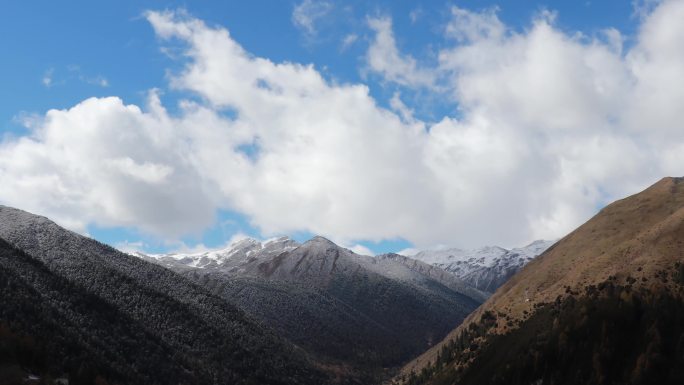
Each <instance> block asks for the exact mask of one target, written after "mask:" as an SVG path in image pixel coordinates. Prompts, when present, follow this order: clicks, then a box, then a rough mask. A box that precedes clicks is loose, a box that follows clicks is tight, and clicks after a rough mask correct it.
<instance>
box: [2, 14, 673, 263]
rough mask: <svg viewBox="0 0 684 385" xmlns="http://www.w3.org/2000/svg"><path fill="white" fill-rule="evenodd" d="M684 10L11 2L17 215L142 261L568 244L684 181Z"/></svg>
mask: <svg viewBox="0 0 684 385" xmlns="http://www.w3.org/2000/svg"><path fill="white" fill-rule="evenodd" d="M681 20H684V1H682V0H664V1H654V0H641V1H634V2H629V1H617V0H603V1H574V0H573V1H570V0H567V1H552V2H540V1H484V0H471V1H445V2H442V1H423V2H420V1H396V0H394V1H392V0H387V1H339V2H336V1H332V0H295V1H284V0H282V1H281V0H278V1H276V0H272V1H265V0H257V1H249V2H246V1H202V2H187V1H183V2H180V1H118V2H106V3H105V2H97V4H95V3H93V2H88V1H70V2H61V4H58V2H49V1H30V0H29V1H22V2H3V3H2V4H1V5H0V36H3V37H2V38H1V39H0V52H2V54H3V56H2V57H3V60H2V61H0V96H2V103H1V104H0V131H1V135H0V181H1V183H0V203H1V204H5V205H9V206H13V207H17V208H20V209H24V210H27V211H30V212H33V213H36V214H40V215H45V216H47V217H49V218H51V219H53V220H55V221H56V222H57V223H59V224H61V225H63V226H65V227H67V228H69V229H72V230H74V231H77V232H79V233H82V234H87V235H89V236H92V237H94V238H96V239H98V240H100V241H103V242H106V243H109V244H111V245H113V246H115V247H118V248H120V249H123V250H140V251H144V252H154V253H158V252H172V251H193V250H195V251H196V250H204V249H210V248H219V247H224V246H226V245H228V244H230V243H231V242H233V241H235V240H237V239H240V238H243V237H247V236H249V237H254V238H257V239H267V238H270V237H274V236H281V235H287V236H291V237H293V238H295V239H297V240H300V241H304V240H306V239H308V238H309V237H311V236H312V235H322V236H325V237H327V238H329V239H331V240H333V241H335V242H337V243H338V244H340V245H342V246H345V247H349V248H351V249H352V250H355V251H357V252H360V253H365V254H375V253H383V252H390V251H394V252H396V251H400V250H403V249H407V248H419V249H422V248H434V247H443V246H454V247H464V248H465V247H468V248H469V247H477V246H483V245H500V246H504V247H515V246H522V245H525V244H527V243H529V242H531V241H533V240H535V239H556V238H559V237H562V236H563V235H565V234H567V233H568V232H569V231H571V230H572V229H574V228H575V227H577V226H578V225H580V224H581V223H583V222H584V221H586V220H587V219H589V218H590V217H591V216H592V215H594V214H595V213H596V212H597V211H598V210H600V209H601V208H602V207H604V206H605V205H606V204H608V203H610V202H611V201H613V200H615V199H619V198H622V197H624V196H627V195H630V194H633V193H636V192H638V191H640V190H642V189H644V188H646V187H647V186H649V185H650V184H652V183H654V182H656V181H657V180H658V179H660V178H662V177H664V176H668V175H670V176H676V175H683V174H684V129H683V128H684V127H682V124H683V123H682V122H684V109H682V108H681V106H682V105H684V23H682V22H681Z"/></svg>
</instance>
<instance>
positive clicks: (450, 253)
mask: <svg viewBox="0 0 684 385" xmlns="http://www.w3.org/2000/svg"><path fill="white" fill-rule="evenodd" d="M553 243H554V241H545V240H537V241H534V242H532V243H530V244H529V245H527V246H524V247H520V248H514V249H511V250H507V249H504V248H503V247H499V246H486V247H482V248H479V249H474V250H463V249H457V248H450V249H440V250H425V251H421V252H419V253H417V254H416V255H414V256H413V257H412V258H415V259H417V260H419V261H423V262H425V263H428V264H431V265H433V266H437V267H441V268H442V269H444V270H447V271H449V272H451V273H453V274H455V275H456V276H458V277H459V278H461V279H463V280H465V281H466V282H469V283H470V284H471V285H472V286H474V287H476V288H478V289H480V290H484V291H488V292H493V291H494V290H496V288H497V287H499V286H500V285H501V284H503V282H505V281H506V280H507V279H508V278H510V277H511V276H512V275H513V274H515V273H516V272H517V271H518V270H520V269H521V268H522V267H523V266H525V265H526V264H527V263H528V262H529V261H531V260H532V259H533V258H535V257H536V256H538V255H539V254H541V253H543V252H544V251H545V250H546V249H547V248H549V247H550V246H551V245H552V244H553Z"/></svg>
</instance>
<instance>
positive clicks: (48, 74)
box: [41, 68, 55, 88]
mask: <svg viewBox="0 0 684 385" xmlns="http://www.w3.org/2000/svg"><path fill="white" fill-rule="evenodd" d="M54 72H55V69H54V68H50V69H48V70H47V71H45V73H44V74H43V78H42V79H41V82H42V83H43V85H44V86H45V87H48V88H50V87H51V86H52V75H53V74H54Z"/></svg>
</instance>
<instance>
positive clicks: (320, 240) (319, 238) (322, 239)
mask: <svg viewBox="0 0 684 385" xmlns="http://www.w3.org/2000/svg"><path fill="white" fill-rule="evenodd" d="M304 244H305V245H307V244H319V245H320V244H325V245H331V246H336V247H337V244H335V242H333V241H331V240H329V239H328V238H325V237H322V236H320V235H316V236H315V237H313V238H311V239H309V240H308V241H306V243H304Z"/></svg>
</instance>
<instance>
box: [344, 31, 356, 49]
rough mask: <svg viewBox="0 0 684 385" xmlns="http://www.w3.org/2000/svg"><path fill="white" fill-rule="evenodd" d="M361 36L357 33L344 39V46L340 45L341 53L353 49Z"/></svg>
mask: <svg viewBox="0 0 684 385" xmlns="http://www.w3.org/2000/svg"><path fill="white" fill-rule="evenodd" d="M358 39H359V36H358V35H357V34H355V33H350V34H348V35H347V36H345V37H344V39H342V44H341V45H340V51H346V50H347V49H349V47H351V46H352V45H353V44H354V43H355V42H356V41H357V40H358Z"/></svg>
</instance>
